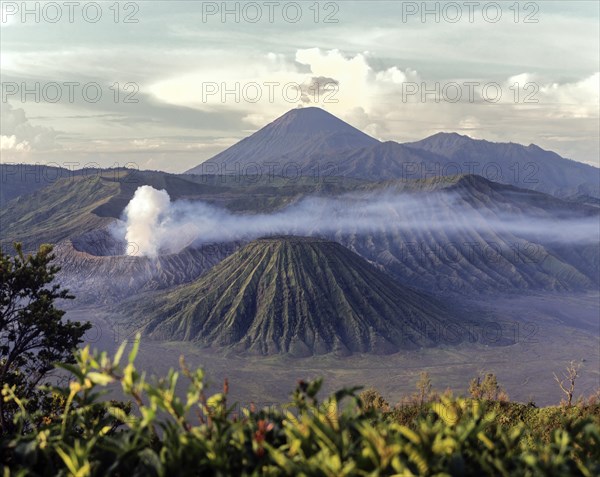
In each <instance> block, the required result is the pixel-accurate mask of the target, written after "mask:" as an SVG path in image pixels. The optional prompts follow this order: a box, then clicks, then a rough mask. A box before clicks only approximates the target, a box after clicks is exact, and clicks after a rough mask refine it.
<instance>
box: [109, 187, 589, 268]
mask: <svg viewBox="0 0 600 477" xmlns="http://www.w3.org/2000/svg"><path fill="white" fill-rule="evenodd" d="M473 230H476V231H479V232H481V233H482V234H488V235H489V234H496V233H508V234H513V235H516V236H528V237H529V239H530V240H531V239H532V237H533V238H535V237H540V238H543V239H544V242H545V243H547V242H549V241H550V242H557V243H560V242H562V243H574V242H583V243H592V244H593V243H598V240H599V234H600V232H599V222H598V217H597V216H594V217H587V218H579V219H573V218H568V217H563V218H557V217H549V216H546V217H544V216H543V215H542V216H535V217H524V216H523V215H516V214H512V213H509V212H507V211H506V210H503V209H502V208H501V207H496V208H495V209H494V208H492V207H489V208H481V209H477V208H474V207H473V206H471V205H469V204H467V203H466V202H465V201H464V200H463V199H461V198H460V197H459V196H458V195H456V194H455V193H448V192H436V193H428V194H420V195H416V194H406V193H403V194H399V193H396V192H391V191H387V192H376V193H365V194H356V193H355V194H345V195H341V196H337V197H331V198H329V197H327V198H325V197H307V198H304V199H302V200H300V201H299V202H297V203H295V204H293V205H290V206H288V207H286V208H285V209H282V210H279V211H276V212H273V213H261V214H234V213H232V212H230V211H228V210H226V209H223V208H219V207H216V206H213V205H210V204H207V203H204V202H188V201H176V202H171V200H170V197H169V194H168V193H167V192H166V191H165V190H156V189H154V188H153V187H151V186H147V185H145V186H141V187H139V188H138V189H137V190H136V192H135V194H134V196H133V198H132V199H131V201H130V202H129V204H128V205H127V207H126V208H125V211H124V214H123V221H122V222H121V223H120V224H119V225H118V226H117V227H116V228H115V230H113V233H114V234H115V236H116V237H117V238H118V239H119V240H124V241H126V242H127V243H128V244H135V246H134V247H128V250H130V254H132V255H145V256H149V257H155V256H157V255H158V254H159V253H175V252H178V251H179V250H181V249H182V248H184V247H186V246H187V245H190V244H192V243H195V244H201V243H214V242H229V241H234V240H252V239H255V238H258V237H262V236H268V235H319V236H337V235H339V234H341V235H348V234H361V233H374V232H378V233H386V232H402V231H407V232H408V231H410V232H411V233H415V232H421V233H436V232H443V233H444V234H446V236H450V235H451V234H453V233H461V232H466V231H473Z"/></svg>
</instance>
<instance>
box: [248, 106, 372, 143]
mask: <svg viewBox="0 0 600 477" xmlns="http://www.w3.org/2000/svg"><path fill="white" fill-rule="evenodd" d="M267 128H269V129H276V130H277V133H279V134H323V133H352V134H357V135H364V136H367V135H366V134H365V133H363V132H362V131H360V130H358V129H356V128H355V127H354V126H351V125H350V124H348V123H346V122H344V121H342V120H341V119H339V118H338V117H336V116H334V115H333V114H331V113H329V112H327V111H325V110H324V109H322V108H317V107H314V106H310V107H304V108H296V109H291V110H290V111H288V112H287V113H285V114H283V115H282V116H280V117H278V118H277V119H276V120H275V121H273V122H272V123H270V124H268V125H267V126H265V127H264V128H263V129H261V131H264V130H265V129H267ZM259 132H260V131H259ZM367 137H368V136H367Z"/></svg>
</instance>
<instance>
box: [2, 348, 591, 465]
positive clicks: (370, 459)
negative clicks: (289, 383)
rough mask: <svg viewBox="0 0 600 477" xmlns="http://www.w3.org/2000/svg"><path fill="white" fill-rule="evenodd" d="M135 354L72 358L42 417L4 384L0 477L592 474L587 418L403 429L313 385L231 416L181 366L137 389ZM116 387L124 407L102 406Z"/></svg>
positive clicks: (449, 409) (432, 423) (474, 413)
mask: <svg viewBox="0 0 600 477" xmlns="http://www.w3.org/2000/svg"><path fill="white" fill-rule="evenodd" d="M136 351H137V342H136V344H135V345H134V347H133V349H132V351H131V352H130V354H129V358H128V360H127V363H126V364H125V366H121V360H122V356H123V353H124V347H121V348H120V349H119V351H118V352H117V354H116V356H115V357H114V358H112V359H109V357H108V356H107V355H106V354H105V353H102V354H98V353H91V352H90V350H89V348H85V349H83V350H80V351H78V352H77V353H76V356H75V358H76V363H75V364H72V365H69V364H67V365H63V366H62V367H63V368H64V369H65V370H67V371H68V372H69V373H70V378H71V380H70V382H69V384H68V385H67V386H63V387H60V386H56V387H52V388H48V389H47V392H48V393H51V394H52V395H53V396H56V397H57V399H58V401H59V402H61V403H63V404H62V412H60V413H57V414H54V415H52V416H41V415H39V414H38V415H36V414H35V413H33V414H32V413H30V412H29V411H28V410H27V406H26V403H25V402H24V401H23V400H22V399H20V397H19V396H17V395H16V394H15V388H14V387H12V388H11V387H9V386H8V385H5V386H4V389H3V391H2V394H3V398H4V399H5V400H6V401H7V402H10V403H13V404H14V405H15V406H16V407H17V408H18V409H20V412H18V413H16V415H15V418H14V428H15V429H17V431H16V432H14V433H12V434H11V435H7V436H3V437H2V439H1V440H0V453H1V454H0V458H1V462H2V463H3V465H4V469H3V473H4V475H6V476H8V475H40V476H41V475H69V476H105V475H108V476H128V477H133V476H142V475H144V476H145V475H150V476H169V477H170V476H175V475H181V476H188V475H189V476H192V475H203V476H204V475H223V476H225V475H311V476H312V475H315V476H343V475H402V476H410V475H477V476H480V475H494V476H497V475H500V476H509V475H510V476H511V477H512V476H517V475H532V476H533V475H540V476H541V475H565V476H566V475H584V476H593V475H599V474H600V464H599V463H600V431H599V427H598V425H597V424H596V423H594V422H593V421H592V420H591V419H588V418H577V419H574V420H572V421H570V424H569V426H568V428H564V429H559V428H556V429H554V430H553V432H552V434H551V436H550V438H549V439H548V440H547V441H544V440H543V439H542V437H540V436H536V435H535V433H532V432H531V430H528V428H527V426H526V424H525V423H523V422H520V423H518V424H517V425H514V426H510V425H506V424H504V423H500V422H499V421H498V419H497V418H496V413H495V412H494V410H492V411H491V412H487V411H486V409H485V403H483V402H481V401H479V400H473V399H450V398H446V397H443V398H441V400H440V401H439V402H433V403H430V404H427V405H426V406H425V407H424V406H419V407H418V411H416V412H415V415H414V419H413V420H411V421H410V422H407V423H406V424H405V425H403V424H400V423H399V422H394V419H393V416H391V414H390V413H385V412H383V411H382V410H381V409H376V407H377V406H372V405H371V406H365V405H364V400H361V399H360V398H359V397H358V396H357V395H356V392H357V389H345V390H341V391H339V392H337V393H335V394H333V395H331V396H329V397H328V398H326V399H325V400H324V401H323V402H320V401H319V400H318V399H317V394H318V391H319V388H320V384H321V383H320V381H315V382H311V383H306V382H300V383H299V385H298V387H297V389H296V390H295V392H294V393H293V396H292V402H291V403H290V404H289V405H287V406H281V407H280V408H279V409H275V410H273V409H270V410H252V409H243V410H242V411H241V412H234V407H233V406H230V405H229V403H228V402H227V386H226V385H225V386H224V389H223V392H222V393H216V394H213V395H211V396H208V395H207V394H206V390H205V387H204V376H203V373H202V371H201V370H195V371H191V370H189V369H187V367H186V366H185V363H184V362H183V361H182V362H181V370H180V372H175V371H171V372H170V373H169V374H168V375H167V376H166V377H165V378H164V379H161V380H159V381H157V382H154V383H150V382H148V381H147V380H146V378H145V376H144V375H143V374H140V373H138V372H137V371H136V369H135V366H134V359H135V355H136ZM180 374H183V376H184V377H185V378H186V379H187V380H188V381H189V388H188V391H187V393H186V394H185V398H184V399H182V398H180V397H178V395H177V394H176V392H175V387H176V384H177V381H178V379H179V377H180ZM117 387H118V388H120V390H121V391H122V393H123V394H124V395H125V396H126V397H127V399H130V400H131V405H130V406H128V405H123V404H122V403H121V404H120V403H116V402H114V401H106V400H103V395H104V394H105V393H106V392H107V390H109V389H114V388H117ZM371 394H372V393H371ZM364 397H365V396H363V398H364ZM372 397H373V396H372ZM374 397H377V396H374ZM371 401H373V400H371ZM375 401H377V402H378V400H375ZM371 404H372V403H371ZM495 411H498V409H496V410H495ZM390 416H391V417H390ZM32 423H36V424H35V425H32Z"/></svg>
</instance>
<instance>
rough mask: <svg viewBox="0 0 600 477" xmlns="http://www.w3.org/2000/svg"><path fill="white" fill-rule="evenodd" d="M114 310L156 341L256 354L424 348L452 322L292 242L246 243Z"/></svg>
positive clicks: (331, 254) (370, 269) (360, 262)
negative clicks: (175, 283) (190, 278)
mask: <svg viewBox="0 0 600 477" xmlns="http://www.w3.org/2000/svg"><path fill="white" fill-rule="evenodd" d="M120 309H121V311H123V313H124V314H125V315H131V316H132V319H135V318H137V319H140V320H144V318H147V319H148V321H147V323H146V324H145V326H144V332H145V333H146V334H147V335H150V336H151V337H154V338H157V339H166V340H180V341H182V340H183V341H195V342H198V343H199V344H202V345H205V346H212V345H216V346H234V347H235V348H236V349H239V350H249V351H251V352H257V353H260V354H273V353H280V352H285V353H288V352H289V353H291V354H295V355H307V354H312V353H316V354H320V353H327V352H331V351H335V352H338V353H348V352H376V353H377V352H379V353H388V352H393V351H396V350H398V349H411V348H415V347H421V346H433V345H436V344H440V340H439V337H438V336H437V334H436V333H437V332H438V331H439V329H440V327H441V326H446V325H447V324H448V323H457V322H458V320H457V319H456V315H455V314H454V313H453V312H452V310H451V309H449V307H446V306H443V305H441V304H440V303H437V302H435V301H434V300H432V299H430V298H428V297H426V296H424V295H421V294H419V293H417V292H415V291H413V290H412V289H410V288H406V287H401V286H399V285H397V284H396V283H394V281H393V280H391V279H390V277H388V276H387V275H386V274H385V273H383V272H381V271H380V270H379V269H378V268H376V267H374V266H373V265H371V264H369V263H368V262H366V261H365V260H364V259H362V258H361V257H359V256H358V255H356V254H354V253H352V252H351V251H349V250H348V249H346V248H344V247H342V246H341V245H339V244H338V243H335V242H329V241H326V240H321V239H313V238H298V237H277V238H268V239H259V240H256V241H254V242H251V243H250V244H248V245H247V246H245V247H244V248H242V249H241V250H239V251H237V252H236V253H234V254H233V255H231V256H229V257H228V258H226V259H225V260H223V261H222V262H221V263H219V264H218V265H216V266H215V267H214V268H212V269H211V270H209V271H208V272H207V273H206V274H204V275H203V276H202V277H200V278H199V279H198V280H196V281H195V282H193V283H191V284H187V285H183V286H180V287H178V288H175V289H173V290H171V291H168V292H162V293H159V294H154V295H152V296H142V297H140V298H136V299H134V300H131V301H128V302H125V304H123V305H122V307H120ZM450 334H451V335H452V338H451V339H452V340H454V339H456V340H460V339H461V338H465V336H466V335H465V334H464V333H462V332H460V333H457V334H452V333H450ZM457 335H459V336H460V337H457Z"/></svg>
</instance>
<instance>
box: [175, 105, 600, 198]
mask: <svg viewBox="0 0 600 477" xmlns="http://www.w3.org/2000/svg"><path fill="white" fill-rule="evenodd" d="M286 167H287V168H288V170H287V171H286V169H285V168H286ZM290 168H291V169H293V171H290V170H289V169H290ZM297 170H301V171H303V172H304V173H305V174H309V175H310V174H322V175H326V176H344V177H353V178H358V179H366V180H381V179H389V178H396V179H417V178H422V177H427V176H428V175H454V174H460V173H465V172H470V173H475V174H479V175H484V176H486V177H487V178H488V179H491V180H494V181H497V182H502V183H506V184H511V185H515V186H518V187H522V188H527V189H531V190H538V191H541V192H545V193H548V194H552V195H555V196H558V197H571V196H573V197H574V196H585V195H589V196H591V197H596V198H600V169H598V168H597V167H594V166H591V165H589V164H584V163H582V162H578V161H574V160H571V159H566V158H563V157H561V156H560V155H558V154H557V153H555V152H553V151H547V150H545V149H542V148H541V147H539V146H537V145H535V144H530V145H529V146H524V145H521V144H517V143H512V142H509V143H495V142H490V141H486V140H482V139H473V138H470V137H469V136H465V135H460V134H458V133H446V132H439V133H436V134H434V135H431V136H429V137H427V138H424V139H422V140H420V141H414V142H407V143H398V142H395V141H385V142H381V141H378V140H377V139H374V138H372V137H370V136H368V135H366V134H364V133H362V132H360V131H359V130H358V129H356V128H354V127H353V126H351V125H349V124H348V123H345V122H344V121H342V120H340V119H339V118H336V117H335V116H333V115H331V114H330V113H327V112H326V111H324V110H322V109H320V108H314V107H312V108H301V109H294V110H291V111H288V112H287V113H285V114H284V115H282V116H280V117H279V118H277V119H275V120H274V121H272V122H271V123H269V124H267V125H266V126H265V127H263V128H261V129H260V130H259V131H257V132H256V133H254V134H252V135H250V136H248V137H246V138H244V139H242V140H241V141H239V142H238V143H236V144H234V145H233V146H231V147H229V148H227V149H225V150H224V151H222V152H221V153H219V154H217V155H215V156H213V157H212V158H210V159H208V160H207V161H205V162H203V163H201V164H199V165H197V166H195V167H193V168H191V169H189V170H188V171H187V172H186V173H188V174H202V173H203V174H221V175H223V174H234V175H235V174H238V175H239V174H248V173H254V174H257V173H263V174H264V173H274V174H279V175H283V176H285V175H289V174H291V173H292V172H294V173H297ZM248 171H251V172H248Z"/></svg>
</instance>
